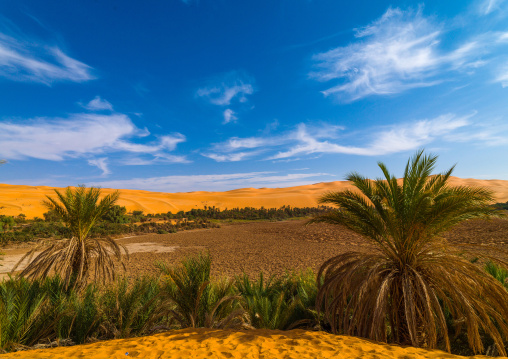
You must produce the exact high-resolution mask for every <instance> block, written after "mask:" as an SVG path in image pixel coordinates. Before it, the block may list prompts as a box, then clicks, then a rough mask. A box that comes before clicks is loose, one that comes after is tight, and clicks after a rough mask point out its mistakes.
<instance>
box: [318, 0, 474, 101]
mask: <svg viewBox="0 0 508 359" xmlns="http://www.w3.org/2000/svg"><path fill="white" fill-rule="evenodd" d="M442 33H443V32H442V29H441V27H440V26H439V25H437V24H435V23H434V22H433V21H432V19H430V18H426V17H424V16H423V15H422V13H421V10H418V11H402V10H400V9H388V11H387V12H386V13H385V14H384V15H383V16H382V17H381V18H380V19H378V20H376V21H374V22H373V23H372V24H370V25H368V26H366V27H364V28H362V29H357V30H356V38H357V41H356V42H354V43H352V44H350V45H348V46H345V47H337V48H335V49H332V50H330V51H327V52H324V53H319V54H316V55H314V56H313V59H314V61H315V62H316V64H315V66H316V70H315V71H314V72H312V73H311V74H310V77H312V78H315V79H317V80H319V81H322V82H328V81H334V82H338V84H336V85H334V86H332V87H330V88H328V89H326V90H324V91H323V94H324V95H325V96H329V95H334V96H336V97H337V98H340V99H342V100H345V101H355V100H358V99H361V98H364V97H367V96H371V95H388V94H396V93H400V92H403V91H406V90H409V89H413V88H418V87H427V86H433V85H436V84H438V83H440V82H441V81H443V80H442V78H443V76H441V77H440V78H438V76H437V75H443V71H445V70H450V69H456V70H457V69H461V68H464V67H474V66H473V65H472V64H471V63H472V62H474V64H475V66H480V65H481V64H482V62H481V61H474V60H476V59H475V58H474V57H475V56H478V46H479V45H478V43H477V42H475V41H470V42H466V43H465V44H462V45H460V46H459V47H458V48H457V49H455V50H451V51H448V52H446V51H441V50H440V49H439V45H440V42H441V36H442Z"/></svg>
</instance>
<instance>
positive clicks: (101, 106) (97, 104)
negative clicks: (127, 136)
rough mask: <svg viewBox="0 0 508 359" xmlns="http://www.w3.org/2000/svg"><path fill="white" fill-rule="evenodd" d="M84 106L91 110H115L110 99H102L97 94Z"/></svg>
mask: <svg viewBox="0 0 508 359" xmlns="http://www.w3.org/2000/svg"><path fill="white" fill-rule="evenodd" d="M83 107H84V108H86V109H87V110H90V111H103V110H107V111H113V105H112V104H111V103H110V102H109V101H107V100H104V99H102V98H101V97H100V96H95V98H94V99H93V100H91V101H90V102H89V103H87V104H86V105H84V106H83Z"/></svg>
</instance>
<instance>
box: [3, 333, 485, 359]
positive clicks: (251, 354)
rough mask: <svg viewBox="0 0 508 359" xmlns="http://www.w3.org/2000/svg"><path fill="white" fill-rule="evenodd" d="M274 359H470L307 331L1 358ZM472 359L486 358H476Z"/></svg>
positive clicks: (182, 338)
mask: <svg viewBox="0 0 508 359" xmlns="http://www.w3.org/2000/svg"><path fill="white" fill-rule="evenodd" d="M130 357H132V358H146V359H149V358H154V359H155V358H157V359H164V358H172V359H173V358H174V359H176V358H179V359H184V358H193V359H201V358H203V359H204V358H207V359H212V358H238V359H244V358H247V359H254V358H266V359H268V358H273V359H289V358H291V359H306V358H336V359H359V358H365V359H367V358H368V359H374V358H377V359H419V358H422V359H423V358H426V359H452V358H456V359H459V358H466V357H463V356H457V355H451V354H448V353H445V352H442V351H439V350H424V349H417V348H412V347H399V346H394V345H387V344H381V343H376V342H372V341H369V340H365V339H360V338H355V337H348V336H343V335H331V334H328V333H325V332H309V331H304V330H290V331H278V330H260V329H258V330H249V331H232V330H216V329H183V330H174V331H170V332H166V333H162V334H157V335H153V336H148V337H141V338H132V339H119V340H110V341H106V342H98V343H94V344H87V345H79V346H73V347H61V348H54V349H43V350H31V351H25V352H16V353H10V354H5V355H0V358H31V359H42V358H46V359H64V358H94V359H108V358H130ZM469 358H487V357H485V356H475V357H469Z"/></svg>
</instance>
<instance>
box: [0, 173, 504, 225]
mask: <svg viewBox="0 0 508 359" xmlns="http://www.w3.org/2000/svg"><path fill="white" fill-rule="evenodd" d="M450 184H451V185H453V186H459V185H465V186H478V187H484V188H487V189H489V190H491V191H492V192H493V195H494V201H495V202H506V201H508V180H496V179H492V180H483V179H474V178H459V177H451V179H450ZM71 187H72V186H71ZM65 188H66V187H51V186H29V185H11V184H0V191H1V192H2V199H1V200H0V214H3V215H8V216H17V215H19V214H20V213H23V214H24V215H25V216H27V218H34V217H40V218H42V214H43V213H44V212H46V211H47V209H46V208H45V207H44V205H43V204H42V201H43V200H44V199H45V198H46V196H54V195H55V192H54V189H57V190H63V189H65ZM353 188H354V187H353V186H352V185H351V184H350V183H349V182H348V181H333V182H319V183H314V184H308V185H302V186H293V187H278V188H266V187H265V188H238V189H232V190H228V191H222V192H217V191H192V192H174V193H171V192H153V191H144V190H132V189H115V188H102V193H103V194H104V195H107V194H109V193H112V192H114V191H117V190H118V191H119V192H120V200H119V201H118V204H119V205H120V206H125V207H126V209H127V211H128V212H131V211H143V212H144V213H145V214H149V213H151V214H154V213H167V212H169V211H170V212H172V213H176V212H179V211H189V210H191V209H193V208H195V209H201V208H203V207H204V206H207V207H213V206H215V207H216V208H220V209H226V208H229V209H231V208H236V207H240V208H242V207H254V208H260V207H265V208H279V207H282V206H291V207H314V206H317V205H318V198H319V196H320V195H322V194H324V193H326V192H328V191H342V190H345V189H353Z"/></svg>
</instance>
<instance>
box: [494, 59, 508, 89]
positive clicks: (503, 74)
mask: <svg viewBox="0 0 508 359" xmlns="http://www.w3.org/2000/svg"><path fill="white" fill-rule="evenodd" d="M495 81H496V82H500V83H501V86H503V88H504V87H508V64H506V65H505V66H503V67H501V68H500V69H499V72H498V75H497V77H496V80H495Z"/></svg>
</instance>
